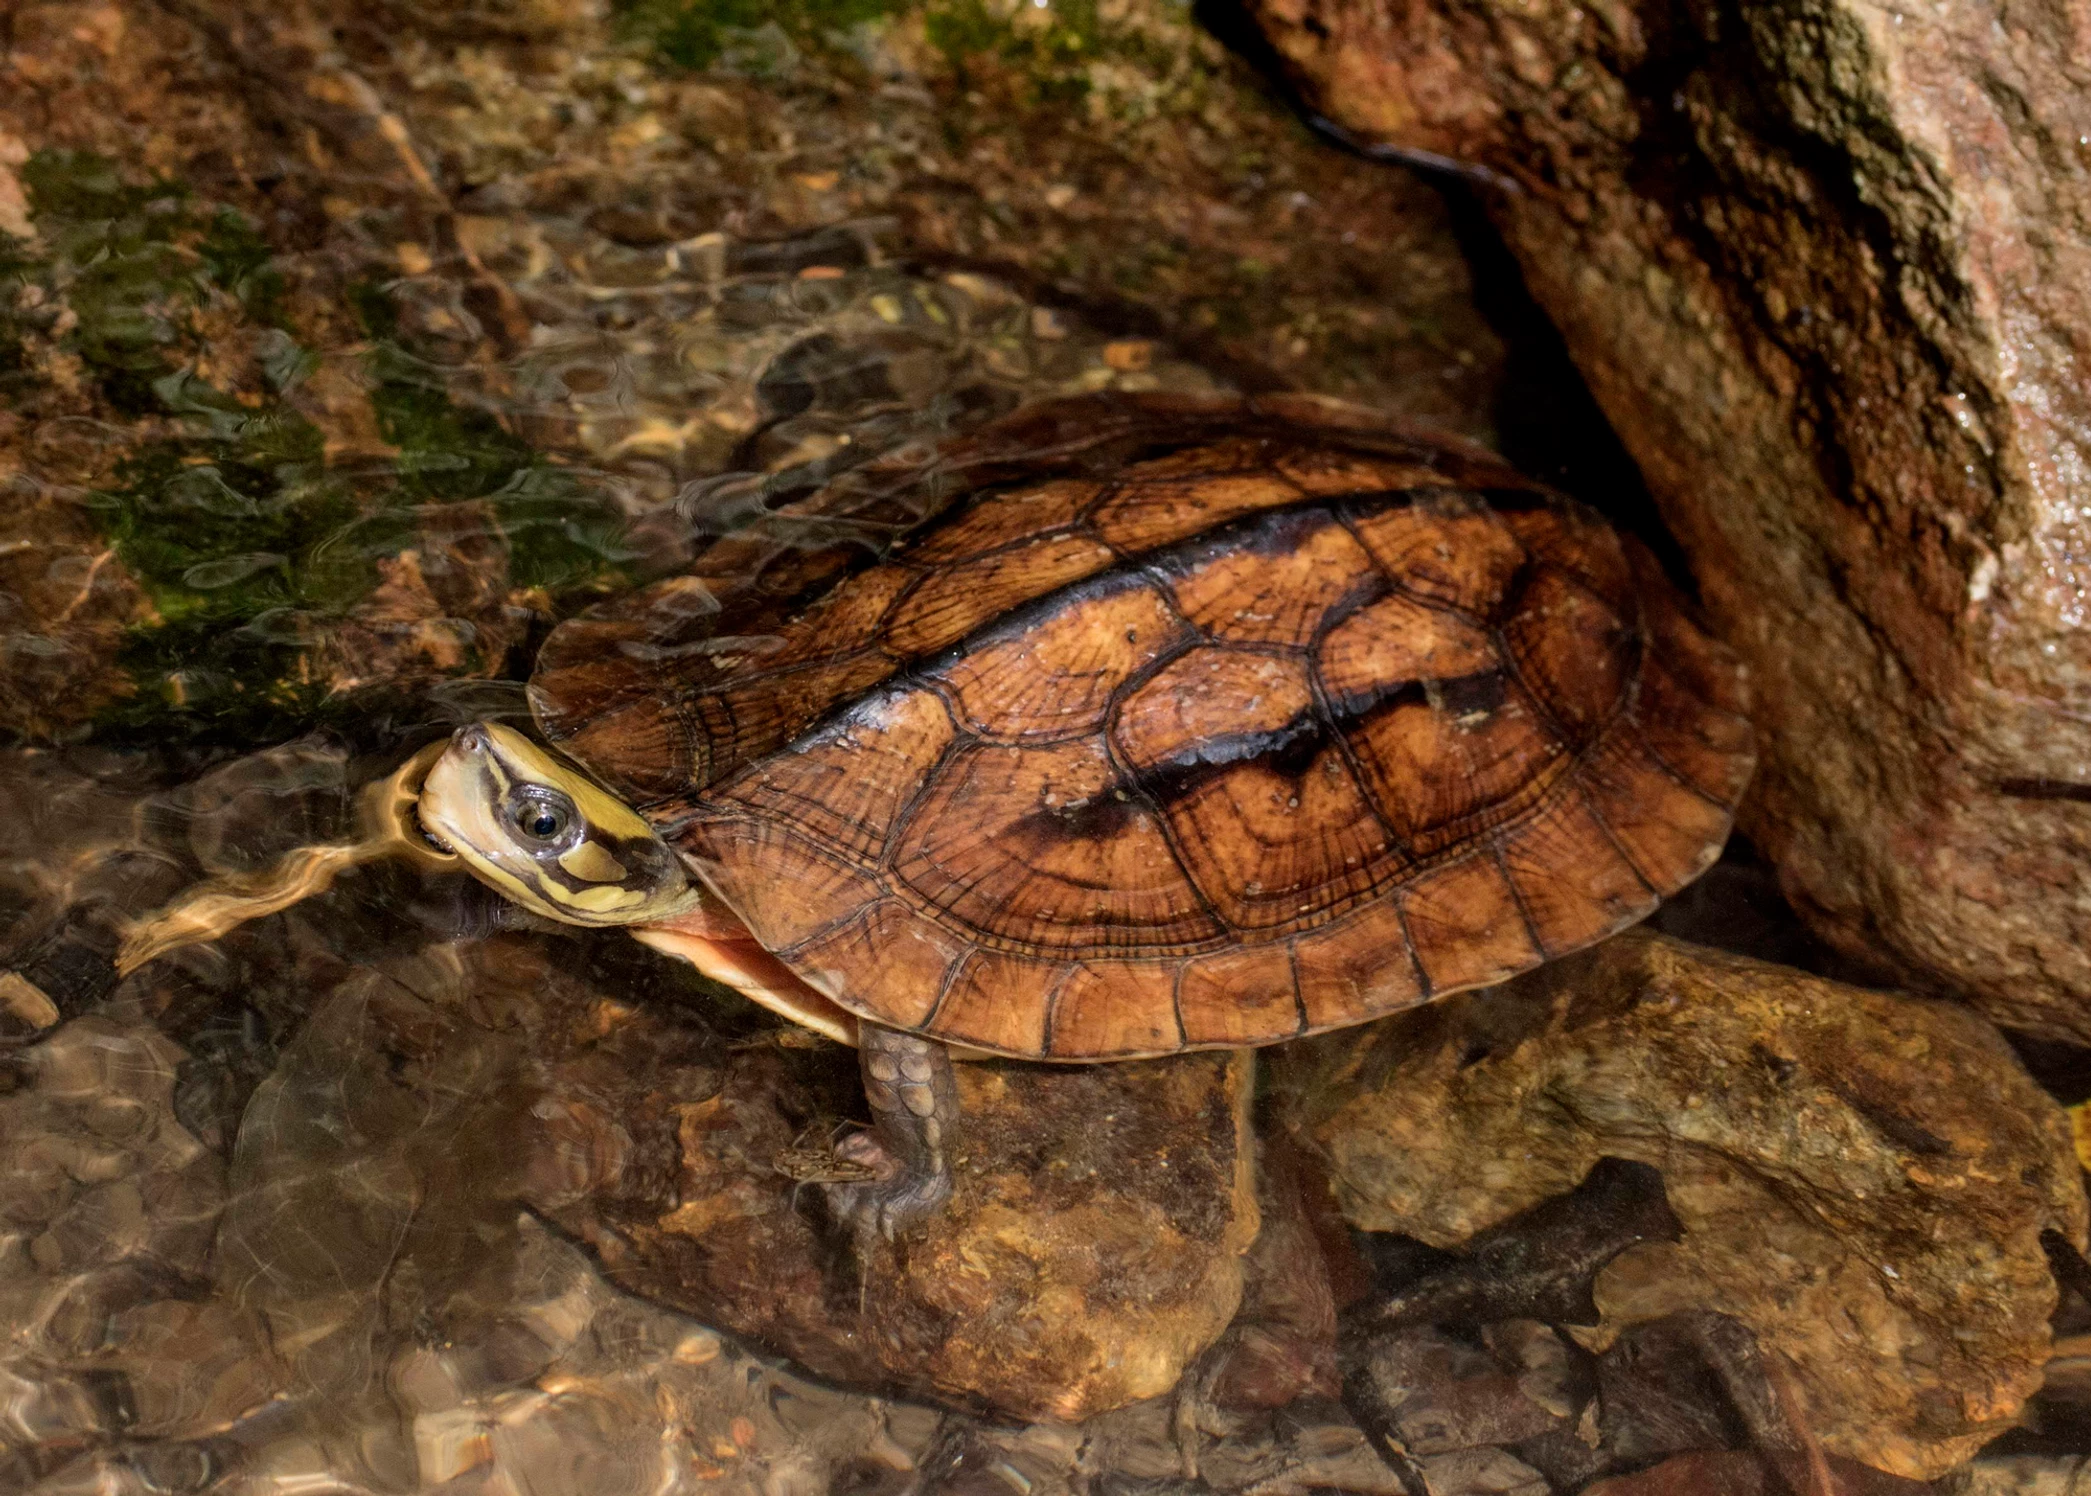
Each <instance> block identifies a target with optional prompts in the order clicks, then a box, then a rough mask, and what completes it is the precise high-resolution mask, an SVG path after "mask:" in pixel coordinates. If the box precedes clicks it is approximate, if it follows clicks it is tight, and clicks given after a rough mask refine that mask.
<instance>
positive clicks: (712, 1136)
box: [524, 974, 1258, 1421]
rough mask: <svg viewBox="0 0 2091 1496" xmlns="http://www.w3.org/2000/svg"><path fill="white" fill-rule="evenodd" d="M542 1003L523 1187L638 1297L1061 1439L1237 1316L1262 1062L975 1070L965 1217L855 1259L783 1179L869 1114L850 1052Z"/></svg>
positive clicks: (1198, 1349) (554, 994)
mask: <svg viewBox="0 0 2091 1496" xmlns="http://www.w3.org/2000/svg"><path fill="white" fill-rule="evenodd" d="M538 991H539V996H540V998H543V999H547V1000H548V1001H550V1002H552V1003H555V1004H557V1005H558V1006H559V1007H560V1008H561V1009H562V1010H563V1012H562V1015H561V1016H560V1017H558V1018H556V1019H554V1020H553V1021H552V1022H551V1023H550V1024H548V1025H547V1030H546V1032H545V1040H546V1042H545V1043H544V1044H543V1045H542V1046H540V1051H539V1052H540V1060H539V1064H540V1066H541V1068H540V1070H539V1072H538V1080H537V1084H538V1085H539V1086H540V1087H541V1095H540V1097H539V1100H538V1101H537V1102H536V1103H535V1104H534V1106H533V1115H534V1116H536V1117H538V1118H540V1119H541V1120H543V1121H544V1122H545V1123H546V1124H547V1126H546V1127H545V1129H544V1130H543V1131H542V1132H541V1133H540V1134H539V1135H538V1136H537V1138H536V1139H535V1142H534V1147H533V1150H532V1153H531V1156H530V1159H529V1162H528V1163H527V1164H526V1166H525V1183H524V1193H525V1196H526V1198H528V1199H529V1200H530V1201H531V1202H532V1203H533V1204H535V1205H537V1206H539V1207H540V1208H542V1209H544V1210H545V1211H546V1212H547V1213H548V1214H549V1215H550V1216H551V1217H552V1218H553V1219H554V1220H556V1221H558V1222H559V1223H560V1224H561V1225H562V1226H564V1227H565V1228H566V1229H568V1230H570V1231H572V1232H574V1233H575V1234H576V1235H578V1236H579V1237H581V1238H582V1239H584V1240H586V1241H588V1242H589V1243H590V1244H591V1245H593V1246H594V1247H595V1249H596V1250H597V1252H598V1253H599V1254H600V1255H601V1257H602V1260H603V1262H604V1264H605V1266H606V1268H607V1270H608V1271H609V1274H610V1276H611V1278H612V1280H613V1281H615V1282H617V1283H618V1284H619V1285H620V1286H622V1287H625V1288H627V1289H629V1290H631V1291H633V1292H636V1293H639V1294H642V1295H644V1296H645V1297H647V1298H650V1299H653V1300H655V1301H657V1302H660V1303H664V1304H668V1305H671V1306H673V1307H675V1308H678V1309H681V1310H683V1311H684V1312H686V1313H690V1314H694V1315H696V1316H698V1317H699V1318H701V1319H704V1320H706V1321H707V1322H709V1323H712V1324H716V1325H718V1326H720V1327H721V1328H723V1329H727V1330H730V1331H733V1332H734V1333H736V1334H740V1335H744V1336H748V1337H751V1338H753V1339H755V1340H756V1341H758V1342H760V1343H762V1344H764V1345H767V1346H769V1347H771V1348H773V1349H775V1350H778V1351H781V1352H783V1353H784V1354H786V1355H789V1356H791V1357H792V1358H793V1359H794V1360H796V1361H798V1362H800V1363H801V1364H802V1365H805V1366H807V1367H809V1368H811V1369H812V1370H814V1371H816V1372H819V1373H821V1374H823V1375H827V1376H832V1377H836V1378H838V1379H841V1380H845V1381H849V1382H853V1383H856V1384H859V1385H869V1386H879V1387H886V1388H891V1389H899V1390H903V1391H906V1392H909V1393H912V1394H917V1395H923V1396H931V1397H937V1398H940V1399H942V1400H944V1401H946V1402H953V1403H958V1404H961V1405H966V1406H976V1407H982V1408H985V1409H990V1410H993V1411H995V1412H997V1413H999V1414H1002V1415H1004V1416H1012V1415H1013V1416H1016V1417H1021V1418H1031V1419H1036V1418H1049V1419H1059V1420H1066V1421H1073V1420H1077V1419H1081V1418H1085V1417H1089V1416H1091V1415H1093V1414H1096V1413H1101V1412H1105V1411H1108V1410H1110V1409H1113V1408H1117V1407H1120V1406H1122V1405H1124V1404H1126V1403H1129V1402H1132V1401H1135V1400H1137V1399H1139V1398H1145V1397H1155V1396H1159V1395H1161V1394H1162V1393H1165V1392H1167V1391H1169V1390H1170V1389H1171V1388H1173V1387H1174V1386H1175V1385H1176V1383H1177V1381H1178V1379H1179V1378H1180V1377H1181V1375H1182V1374H1183V1372H1184V1370H1185V1368H1186V1367H1188V1366H1189V1365H1190V1364H1191V1363H1192V1362H1193V1361H1194V1360H1196V1359H1197V1357H1198V1356H1199V1355H1200V1354H1201V1353H1203V1352H1204V1351H1205V1350H1206V1349H1207V1347H1209V1346H1211V1345H1212V1344H1213V1342H1214V1341H1216V1340H1217V1339H1218V1338H1219V1336H1220V1334H1221V1332H1222V1331H1223V1330H1225V1329H1226V1328H1227V1325H1228V1322H1229V1321H1230V1320H1231V1319H1233V1317H1234V1313H1235V1309H1236V1306H1237V1305H1238V1304H1239V1303H1240V1302H1241V1298H1242V1279H1243V1263H1242V1254H1243V1253H1244V1252H1245V1251H1246V1250H1247V1249H1248V1247H1249V1244H1250V1242H1251V1241H1252V1240H1253V1239H1254V1237H1255V1235H1256V1229H1257V1220H1258V1213H1257V1208H1256V1203H1255V1195H1254V1189H1253V1185H1252V1181H1251V1174H1252V1170H1251V1154H1250V1151H1249V1147H1250V1145H1249V1135H1248V1132H1247V1106H1248V1091H1249V1080H1250V1075H1251V1070H1252V1065H1251V1060H1250V1057H1249V1056H1247V1055H1246V1054H1221V1055H1211V1054H1208V1055H1192V1056H1183V1057H1178V1058H1173V1059H1167V1060H1155V1061H1150V1062H1145V1063H1139V1064H1121V1065H1078V1066H1038V1065H1018V1064H1004V1063H980V1064H968V1065H961V1066H960V1067H959V1094H960V1101H961V1105H962V1107H963V1117H964V1123H963V1126H964V1133H963V1136H962V1141H961V1144H960V1147H959V1150H958V1152H957V1155H956V1158H955V1161H954V1172H955V1174H956V1187H955V1189H954V1192H953V1196H952V1199H951V1201H950V1203H949V1205H948V1206H947V1207H945V1208H944V1209H943V1210H942V1211H941V1212H940V1213H939V1214H938V1215H937V1216H935V1217H934V1218H933V1219H932V1220H930V1221H929V1222H927V1223H925V1224H923V1225H921V1226H919V1227H917V1228H914V1229H912V1230H910V1231H907V1232H904V1233H903V1234H902V1235H901V1237H900V1238H899V1239H898V1240H897V1241H895V1242H892V1243H883V1242H880V1243H875V1244H873V1245H872V1246H871V1247H870V1249H869V1252H868V1254H867V1255H865V1256H863V1257H862V1258H861V1259H860V1258H858V1257H857V1256H856V1255H855V1254H854V1253H853V1252H852V1250H851V1249H850V1245H849V1242H848V1239H847V1237H846V1236H844V1235H842V1234H840V1233H838V1232H836V1231H835V1230H834V1229H832V1228H831V1227H829V1226H827V1225H826V1224H825V1223H824V1222H823V1221H822V1219H821V1213H820V1211H819V1209H818V1202H817V1201H816V1200H815V1199H813V1198H811V1197H812V1196H813V1194H814V1191H813V1190H812V1189H811V1188H810V1187H807V1186H801V1185H797V1184H795V1183H794V1182H793V1181H792V1180H791V1179H788V1178H786V1177H784V1176H783V1175H782V1174H780V1173H779V1172H778V1169H777V1164H778V1162H779V1160H780V1159H782V1158H783V1157H784V1156H785V1155H786V1154H787V1151H788V1150H791V1149H792V1148H793V1146H794V1143H795V1142H797V1141H799V1140H801V1139H802V1138H804V1139H808V1141H810V1142H811V1143H812V1144H814V1145H816V1146H817V1145H821V1144H824V1143H825V1141H826V1139H827V1138H828V1137H829V1136H830V1135H831V1134H832V1131H833V1127H834V1126H835V1125H839V1124H837V1123H836V1119H837V1117H838V1116H840V1115H846V1114H849V1113H852V1112H856V1111H859V1110H860V1109H861V1101H860V1098H859V1097H858V1096H857V1094H856V1086H857V1082H856V1076H855V1065H854V1063H853V1056H851V1055H850V1054H849V1053H848V1052H846V1051H843V1050H840V1049H839V1048H837V1047H836V1046H833V1045H828V1044H825V1043H824V1042H821V1041H811V1042H812V1046H813V1047H810V1048H809V1047H807V1045H806V1044H805V1043H802V1042H800V1040H801V1039H802V1038H803V1036H802V1035H800V1034H799V1033H798V1032H797V1031H796V1030H784V1031H781V1032H780V1033H778V1034H777V1035H776V1036H775V1037H774V1038H758V1039H755V1040H752V1041H750V1042H749V1043H748V1044H746V1045H745V1046H744V1047H739V1048H732V1049H728V1050H726V1051H724V1052H723V1053H721V1052H720V1051H719V1050H718V1049H717V1047H716V1046H715V1045H714V1044H713V1043H712V1042H711V1041H710V1040H709V1039H708V1037H707V1035H706V1034H705V1031H704V1030H703V1029H701V1028H698V1027H694V1026H692V1025H690V1024H689V1023H687V1022H686V1021H678V1020H677V1018H676V1017H675V1016H674V1015H673V1014H666V1013H663V1012H661V1011H659V1010H658V1009H657V1008H655V1007H652V1006H649V1007H647V1008H644V1009H641V1008H637V1007H629V1008H628V1007H625V1006H624V1005H621V1004H616V1003H612V1002H608V1001H605V1000H603V999H600V998H597V997H595V996H594V995H593V994H589V993H587V992H586V991H585V990H576V989H573V988H572V987H570V986H569V984H566V983H562V982H560V981H558V980H557V979H555V978H552V977H551V976H550V975H549V974H547V975H546V977H544V978H542V979H541V983H540V985H539V988H538ZM809 1135H810V1136H809Z"/></svg>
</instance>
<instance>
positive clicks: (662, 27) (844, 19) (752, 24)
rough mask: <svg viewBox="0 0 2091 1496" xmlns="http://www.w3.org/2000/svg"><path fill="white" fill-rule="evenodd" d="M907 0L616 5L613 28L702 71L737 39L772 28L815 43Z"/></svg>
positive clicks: (620, 1)
mask: <svg viewBox="0 0 2091 1496" xmlns="http://www.w3.org/2000/svg"><path fill="white" fill-rule="evenodd" d="M909 8H910V6H909V4H908V0H616V3H615V7H614V9H615V12H616V16H617V24H618V29H619V30H620V31H621V32H622V33H623V34H624V35H625V36H627V37H629V38H633V39H636V40H639V41H642V42H644V43H645V44H646V45H647V47H648V48H649V49H650V50H651V51H652V52H653V54H654V55H655V56H656V57H657V58H658V59H659V60H660V61H662V62H664V63H667V64H668V65H669V66H671V67H678V68H686V69H689V70H691V71H693V72H701V71H703V70H704V69H706V68H709V67H711V66H713V65H714V64H716V63H717V62H718V61H719V60H720V57H721V56H722V55H723V54H724V53H725V52H726V50H727V48H728V46H729V45H730V44H731V43H732V42H733V41H734V40H735V39H736V38H737V37H738V36H742V35H745V34H748V33H752V32H755V31H758V30H760V29H761V28H763V27H765V26H770V25H774V26H777V27H778V28H780V29H781V30H782V31H783V32H784V33H785V34H786V35H787V36H789V37H791V38H792V39H794V40H796V41H799V42H801V43H808V42H810V43H816V44H817V43H819V42H820V41H822V40H823V39H824V38H825V37H827V36H829V35H832V34H836V33H842V32H847V31H849V30H851V29H852V28H854V27H857V26H861V25H863V24H865V23H866V22H869V21H877V20H881V19H883V18H885V17H887V16H890V15H895V14H898V13H900V12H902V11H905V10H907V9H909Z"/></svg>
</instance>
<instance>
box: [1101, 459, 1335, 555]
mask: <svg viewBox="0 0 2091 1496" xmlns="http://www.w3.org/2000/svg"><path fill="white" fill-rule="evenodd" d="M1305 497H1306V496H1305V495H1304V494H1302V493H1301V492H1300V490H1299V489H1298V488H1296V487H1295V486H1294V485H1293V484H1291V483H1289V482H1287V481H1286V480H1285V479H1284V478H1283V477H1281V476H1279V475H1278V474H1276V473H1272V472H1269V471H1250V472H1242V473H1219V474H1211V475H1198V476H1194V477H1185V478H1176V477H1166V478H1163V477H1151V478H1135V477H1133V476H1131V475H1128V476H1127V478H1126V479H1125V480H1124V481H1123V482H1121V483H1120V484H1119V485H1118V486H1117V488H1116V489H1115V490H1114V491H1113V492H1112V493H1111V494H1110V495H1108V496H1107V497H1106V498H1104V499H1103V500H1102V501H1101V502H1100V503H1098V504H1097V506H1096V507H1095V508H1093V509H1091V510H1090V511H1089V518H1088V526H1089V530H1090V532H1091V533H1092V534H1094V535H1095V536H1096V537H1097V538H1098V539H1100V540H1102V541H1104V542H1105V543H1106V544H1108V545H1111V546H1115V547H1116V548H1117V549H1119V550H1121V551H1124V552H1126V553H1127V554H1129V555H1138V554H1141V553H1143V552H1146V551H1152V550H1158V549H1160V548H1161V547H1163V546H1166V545H1170V544H1173V543H1175V542H1176V541H1180V540H1184V539H1187V538H1189V537H1190V536H1193V535H1202V534H1204V533H1205V532H1206V531H1208V530H1211V529H1214V528H1216V527H1217V526H1220V525H1224V524H1226V523H1227V522H1228V521H1229V520H1234V519H1239V518H1241V517H1242V516H1243V515H1246V514H1254V513H1256V512H1257V511H1258V510H1264V509H1278V508H1282V507H1284V506H1286V505H1289V504H1297V503H1299V502H1300V501H1301V500H1302V499H1303V498H1305Z"/></svg>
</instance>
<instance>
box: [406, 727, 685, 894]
mask: <svg viewBox="0 0 2091 1496" xmlns="http://www.w3.org/2000/svg"><path fill="white" fill-rule="evenodd" d="M418 811H419V814H420V818H421V828H422V830H423V831H425V832H427V833H428V835H429V837H430V838H431V839H432V840H434V841H435V842H437V843H439V844H440V845H442V846H443V847H445V848H447V849H448V850H450V851H452V852H455V853H456V854H457V855H458V856H459V857H460V858H462V859H463V860H464V863H465V866H466V868H467V869H469V870H470V872H471V873H472V875H473V876H474V877H476V878H478V879H479V880H480V881H481V882H483V883H486V884H488V885H489V886H491V887H493V888H495V889H497V890H498V891H500V892H501V893H502V894H504V895H506V896H507V897H509V898H511V899H513V900H514V901H515V902H516V903H518V904H520V905H522V906H523V907H524V908H525V909H528V910H530V911H531V912H532V913H535V914H541V915H544V916H545V917H546V918H547V919H556V920H560V921H563V922H564V923H566V924H573V925H640V924H657V923H660V922H661V921H664V920H669V919H673V918H675V917H676V916H677V915H680V914H686V913H688V912H689V911H690V910H692V909H694V908H695V907H696V906H697V903H698V900H699V897H700V895H699V894H698V893H697V891H696V890H695V889H693V888H692V887H691V886H690V880H689V876H688V875H687V874H686V873H684V872H683V869H682V864H680V863H679V862H677V861H676V860H675V854H674V853H672V852H670V851H669V850H668V847H667V845H666V843H664V842H663V841H662V840H661V839H660V837H658V836H656V835H655V834H654V830H653V828H652V827H651V826H649V825H647V823H646V821H645V820H644V819H643V818H642V817H641V816H640V815H639V813H638V812H637V811H635V810H633V809H632V808H631V807H630V806H628V805H626V804H625V803H624V802H623V801H621V800H619V799H618V798H617V797H616V796H614V795H612V794H611V793H610V792H609V791H608V790H606V789H604V788H603V787H602V786H601V785H599V784H597V783H596V782H595V781H594V780H592V779H590V778H589V777H588V776H587V775H586V774H583V773H582V772H581V771H580V770H579V769H577V768H575V767H574V766H573V765H572V764H570V763H566V762H564V761H562V760H560V759H558V758H555V757H554V756H553V755H551V754H550V753H547V752H546V751H545V750H544V749H542V748H540V747H538V746H537V745H536V744H535V743H533V742H531V741H530V740H529V739H528V738H526V737H524V736H523V735H522V734H521V733H519V732H517V731H515V730H514V729H513V728H508V727H500V726H496V725H493V724H487V725H484V726H473V727H466V728H461V729H459V731H458V732H457V734H456V735H455V736H453V737H452V738H451V740H450V745H449V747H448V748H446V749H445V750H444V751H443V753H442V755H441V756H440V757H438V758H437V759H436V761H435V763H434V764H433V765H431V766H430V768H429V771H428V778H427V779H426V780H424V781H423V782H422V786H421V799H420V804H419V806H418Z"/></svg>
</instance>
